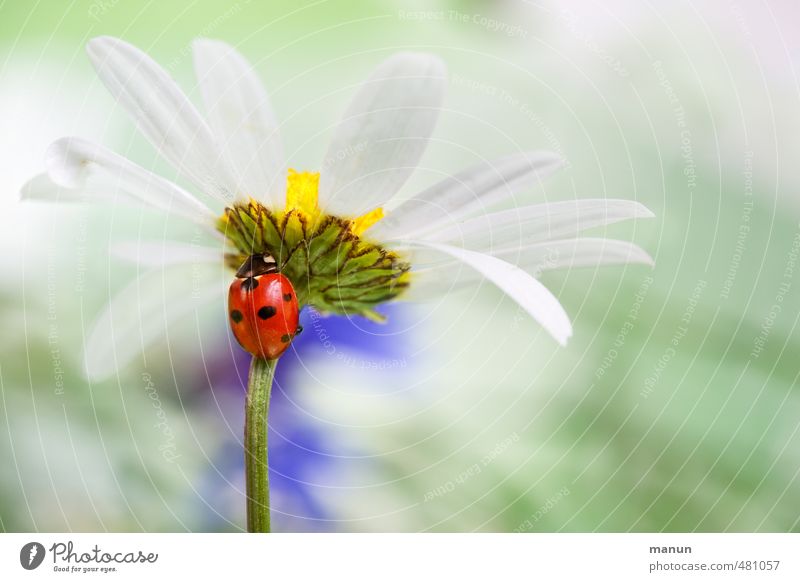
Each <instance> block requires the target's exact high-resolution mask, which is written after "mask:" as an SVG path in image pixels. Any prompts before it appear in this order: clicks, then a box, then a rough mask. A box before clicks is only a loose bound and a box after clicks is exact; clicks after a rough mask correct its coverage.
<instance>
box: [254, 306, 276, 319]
mask: <svg viewBox="0 0 800 582" xmlns="http://www.w3.org/2000/svg"><path fill="white" fill-rule="evenodd" d="M273 315H275V308H274V307H273V306H272V305H265V306H264V307H262V308H261V309H259V310H258V316H259V317H260V318H261V319H269V318H270V317H272V316H273Z"/></svg>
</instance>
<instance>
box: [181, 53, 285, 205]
mask: <svg viewBox="0 0 800 582" xmlns="http://www.w3.org/2000/svg"><path fill="white" fill-rule="evenodd" d="M192 49H193V55H194V68H195V72H196V74H197V80H198V82H199V83H200V88H201V89H202V92H203V101H204V102H205V106H206V113H207V115H208V119H209V122H210V124H211V129H212V130H213V131H214V134H215V135H216V137H217V142H218V144H219V147H220V148H221V149H222V152H223V153H224V155H225V157H226V159H227V161H228V163H229V165H230V166H231V168H233V170H234V172H235V174H236V175H237V176H238V177H239V180H240V181H241V183H240V184H239V185H238V186H239V187H238V191H239V192H240V193H243V194H244V195H247V196H252V197H253V198H257V199H259V200H262V201H264V202H269V203H271V204H272V205H273V206H279V207H283V205H284V203H285V196H286V188H285V183H286V171H285V160H284V156H283V146H282V144H281V139H280V133H279V131H278V122H277V119H276V117H275V114H274V112H273V110H272V106H271V105H270V102H269V97H268V96H267V92H266V91H265V90H264V88H263V86H262V85H261V82H260V81H259V79H258V77H256V75H255V73H254V72H253V69H252V67H251V66H250V64H249V63H248V62H247V61H246V60H245V59H244V57H242V55H241V54H239V53H238V52H237V51H236V49H234V48H233V47H232V46H230V45H228V44H226V43H224V42H221V41H218V40H209V39H200V40H196V41H194V42H193V43H192Z"/></svg>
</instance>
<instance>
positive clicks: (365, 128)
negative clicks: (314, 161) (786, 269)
mask: <svg viewBox="0 0 800 582" xmlns="http://www.w3.org/2000/svg"><path fill="white" fill-rule="evenodd" d="M88 53H89V57H90V58H91V61H92V63H93V64H94V66H95V68H96V70H97V73H98V74H99V76H100V78H101V79H102V81H103V83H105V85H106V86H107V88H108V89H109V90H110V91H111V93H112V94H113V95H114V97H115V98H116V99H117V100H118V101H119V102H120V103H121V104H122V105H123V106H124V107H125V108H126V109H127V110H128V111H129V113H130V114H131V115H132V116H133V117H134V119H135V120H136V121H137V122H138V125H139V127H140V129H141V130H142V132H143V133H144V134H145V135H146V136H147V138H148V139H149V140H150V142H151V143H152V144H153V146H154V147H155V148H156V149H157V150H158V151H159V152H160V153H161V155H163V156H164V157H165V158H166V159H167V160H169V162H171V163H172V165H173V166H174V167H175V168H176V170H177V171H178V173H179V174H180V175H181V176H182V177H183V178H185V179H187V180H188V181H190V182H191V183H192V184H194V186H195V187H196V188H197V190H198V192H199V193H200V194H201V196H199V197H198V196H195V195H194V194H192V193H190V192H188V191H187V190H185V189H184V188H182V187H180V186H179V185H177V184H175V183H173V182H171V181H169V180H167V179H165V178H162V177H160V176H158V175H156V174H153V173H152V172H150V171H148V170H146V169H144V168H142V167H141V166H139V165H137V164H135V163H134V162H132V161H130V160H128V159H126V158H124V157H122V156H120V155H117V154H115V153H114V152H112V151H110V150H108V149H106V148H104V147H103V146H100V145H96V144H93V143H90V142H88V141H86V140H83V139H80V138H74V137H71V138H63V139H60V140H58V141H56V142H55V143H53V144H52V145H51V146H50V148H49V149H48V151H47V155H46V161H45V163H46V170H47V171H46V173H45V174H42V175H39V176H37V177H35V178H33V179H32V180H31V181H30V182H28V183H27V184H26V185H25V186H24V187H23V190H22V194H23V197H24V198H29V199H40V200H52V201H70V200H84V199H92V200H95V199H96V200H107V201H113V200H118V199H119V198H120V197H121V198H123V199H125V200H127V201H130V202H138V203H141V204H145V205H149V206H151V207H154V208H156V209H159V210H162V211H167V212H170V213H173V214H175V215H177V216H180V217H182V218H184V219H188V220H190V221H194V222H196V223H198V224H200V225H202V226H204V227H205V228H207V229H208V231H210V233H211V236H209V237H208V241H209V243H210V244H209V246H207V247H198V246H197V245H196V244H186V243H184V244H181V243H178V242H175V243H169V244H167V243H164V242H163V241H160V242H157V243H155V242H154V243H142V242H136V243H123V244H121V245H117V246H116V247H115V248H114V249H113V250H114V252H115V253H116V254H117V255H120V256H124V257H128V258H132V259H134V260H137V261H138V262H140V263H142V264H145V265H149V266H151V267H153V270H152V271H150V272H146V273H144V274H143V275H142V277H141V278H140V279H139V280H138V281H136V282H135V283H133V284H132V285H131V286H130V287H128V288H126V289H124V290H123V291H122V292H121V293H120V294H119V295H118V296H117V297H116V298H115V299H114V300H112V301H111V303H110V304H109V306H108V308H107V309H106V310H105V312H104V313H103V314H101V316H100V317H99V319H98V321H97V322H96V323H95V325H94V328H93V331H92V332H91V334H90V336H89V339H88V341H87V346H86V349H85V353H86V366H87V372H88V373H89V375H90V376H91V377H94V378H102V377H104V376H107V375H109V374H111V373H113V371H114V370H115V369H116V368H117V367H119V366H122V365H124V364H125V363H127V362H128V361H129V360H130V359H131V358H133V357H134V356H135V355H136V354H137V353H138V352H139V350H141V348H142V346H143V344H144V343H146V342H147V341H150V340H153V339H155V337H156V336H157V335H158V331H159V330H160V329H162V327H161V326H162V325H163V320H164V319H174V318H177V317H180V316H182V315H184V314H186V313H187V311H188V310H190V309H191V308H192V307H193V305H192V303H191V302H188V301H184V300H183V298H182V297H181V296H180V295H178V296H177V297H176V301H175V304H174V305H171V306H170V307H169V309H166V308H165V306H164V305H163V298H164V297H168V296H170V293H169V290H168V289H164V288H163V282H161V280H160V279H158V281H159V285H160V286H162V288H161V289H160V291H161V293H160V294H152V296H148V295H146V294H143V293H141V290H142V289H146V288H147V287H148V286H150V285H151V284H152V282H153V281H156V280H157V279H156V277H157V275H158V273H160V271H159V269H162V270H163V269H164V268H165V266H167V265H168V266H169V269H170V271H174V272H177V273H180V268H181V265H183V266H184V267H188V266H196V265H197V264H199V263H201V262H205V263H208V264H209V265H211V266H212V267H213V266H217V267H219V266H220V265H223V264H225V265H227V267H228V268H230V269H235V268H236V267H238V266H239V265H240V264H241V263H242V261H243V260H244V259H245V258H246V257H247V256H248V255H250V254H253V253H263V252H268V253H270V254H272V255H273V256H275V257H276V259H277V261H278V264H279V265H280V266H281V272H282V273H284V274H285V275H286V276H287V277H289V279H290V280H291V281H292V283H293V284H294V286H295V288H296V290H297V295H298V299H299V300H300V303H301V305H312V306H314V307H315V308H316V309H317V310H319V311H322V312H327V313H347V314H360V315H364V316H367V317H373V318H379V317H380V316H379V315H378V314H377V312H375V311H374V308H375V306H376V305H378V304H380V303H382V302H385V301H390V300H395V299H402V298H404V297H412V296H414V297H418V296H419V295H421V294H425V293H427V294H428V295H430V294H435V293H441V292H446V291H449V290H451V289H453V288H455V287H457V286H460V285H463V284H465V283H469V282H473V281H479V280H481V279H488V280H489V281H491V282H492V283H494V284H495V285H497V287H499V288H500V289H501V290H502V291H503V292H505V293H506V294H507V295H508V296H509V297H511V298H512V299H513V300H514V301H516V302H517V303H518V304H519V305H520V306H521V307H522V308H523V309H524V310H525V311H527V312H528V313H529V314H530V315H531V316H532V317H533V318H534V319H535V320H536V321H538V322H539V323H540V324H541V325H542V327H543V328H544V329H546V330H547V331H548V332H549V333H550V334H551V335H552V336H553V337H554V338H555V339H556V340H557V341H558V342H559V343H561V344H564V343H566V341H567V339H568V338H569V337H570V335H571V334H572V327H571V325H570V321H569V318H568V317H567V314H566V313H565V312H564V309H563V308H562V306H561V304H560V303H559V301H558V300H557V299H556V298H555V297H554V296H553V295H552V294H551V293H550V291H548V290H547V288H545V287H544V286H543V285H542V284H541V283H540V282H539V281H538V280H537V278H536V275H538V274H539V273H540V272H541V271H542V270H545V269H559V268H571V267H579V266H593V265H599V264H620V263H644V264H652V261H651V259H650V257H649V256H648V255H647V253H645V252H644V251H643V250H642V249H640V248H638V247H636V246H635V245H633V244H630V243H628V242H624V241H617V240H607V239H601V238H579V237H578V236H577V235H578V234H579V233H580V231H582V230H584V229H587V228H591V227H597V226H602V225H606V224H610V223H613V222H617V221H621V220H626V219H630V218H640V217H649V216H652V214H651V213H650V212H649V211H648V210H647V209H646V208H645V207H643V206H642V205H641V204H638V203H636V202H633V201H627V200H580V201H572V202H559V203H553V204H536V205H532V206H522V207H518V208H514V209H512V210H503V211H499V212H493V213H491V212H487V209H490V208H491V207H492V206H496V205H498V204H501V203H503V202H507V201H509V200H513V199H514V197H515V195H516V194H518V193H519V192H520V191H521V190H523V189H526V188H529V187H531V186H534V185H536V184H537V183H538V182H539V181H540V180H542V179H543V178H544V177H545V176H547V175H548V174H550V173H551V172H553V171H554V170H556V169H557V168H558V167H559V166H560V164H561V160H560V159H559V158H558V156H556V155H554V154H550V153H546V152H524V153H518V154H513V155H509V156H507V157H505V158H503V159H500V160H495V161H492V162H488V163H482V164H478V165H476V166H474V167H471V168H469V169H467V170H464V171H462V172H460V173H458V174H456V175H454V176H452V177H450V178H447V179H445V180H443V181H441V182H439V183H437V184H434V185H432V186H431V187H429V188H427V189H426V190H424V191H423V192H420V193H419V194H417V195H416V196H413V197H411V198H407V199H405V200H403V201H399V202H393V199H394V198H395V196H396V194H397V193H398V191H399V190H400V189H401V187H402V186H403V185H404V183H405V182H406V180H407V179H408V178H409V176H410V175H411V173H412V172H413V171H414V169H415V167H416V166H417V164H418V162H419V161H420V158H421V157H422V155H423V153H424V152H425V149H426V145H427V143H428V139H429V137H430V135H431V133H432V132H433V129H434V126H435V124H436V120H437V117H438V114H439V110H440V106H441V103H442V98H443V94H444V87H445V83H446V79H445V67H444V64H443V63H442V62H441V61H440V60H439V59H438V58H437V57H435V56H432V55H428V54H419V53H399V54H396V55H394V56H392V57H390V58H388V59H387V60H386V61H384V62H383V63H382V64H381V65H380V66H378V68H377V69H376V70H375V71H374V72H373V74H372V75H371V76H370V77H369V78H368V79H367V81H366V82H364V84H363V85H362V86H361V88H360V89H359V90H358V91H357V92H356V94H355V96H354V97H353V99H352V101H351V102H350V105H349V106H348V108H347V110H346V112H345V114H344V116H343V118H342V120H341V121H340V122H339V124H338V126H337V127H336V129H335V131H334V136H333V139H332V141H331V144H330V146H329V148H328V152H327V154H326V157H325V159H324V160H323V163H322V164H321V166H320V167H321V168H322V171H321V172H320V173H319V174H317V173H310V172H295V171H294V170H291V169H288V168H287V165H286V161H285V160H284V156H283V148H282V145H281V140H280V136H279V132H278V122H277V120H276V117H275V115H274V113H273V111H272V109H271V107H270V104H269V99H268V97H267V94H266V92H265V90H264V88H263V87H262V85H261V84H260V82H259V80H258V79H257V77H256V76H255V74H254V73H253V71H252V69H251V67H250V66H249V64H248V63H247V62H246V61H245V59H244V58H243V57H242V56H241V55H240V54H239V53H238V52H237V51H236V50H234V49H233V48H232V47H230V46H229V45H227V44H225V43H223V42H219V41H214V40H198V41H196V42H195V43H194V45H193V54H194V66H195V70H196V74H197V78H198V82H199V86H200V88H201V93H202V97H203V101H204V105H205V109H206V118H205V119H204V118H203V117H202V116H201V115H200V113H199V112H198V111H197V109H196V108H195V107H194V105H192V103H191V102H190V101H189V99H188V98H187V97H186V96H185V95H184V93H183V92H182V91H181V90H180V89H179V87H178V86H177V84H176V83H175V82H174V81H173V80H172V79H171V78H170V76H169V75H168V74H167V73H166V71H164V69H162V68H161V67H160V66H159V65H158V64H157V63H155V62H154V61H153V60H152V59H151V58H150V57H149V56H147V55H146V54H145V53H143V52H142V51H140V50H138V49H137V48H135V47H133V46H131V45H130V44H128V43H126V42H124V41H121V40H119V39H115V38H110V37H100V38H96V39H93V40H92V41H91V42H89V44H88ZM206 199H207V200H206ZM204 200H205V201H204ZM209 203H210V204H211V206H209ZM214 205H216V206H218V207H222V206H224V210H223V211H222V213H221V214H220V213H219V212H215V211H214V210H212V206H214ZM215 237H216V238H215ZM214 242H217V243H220V242H221V243H222V244H221V245H220V244H217V246H212V245H213V243H214ZM465 270H466V271H467V272H469V273H472V274H473V275H474V276H467V277H464V276H463V272H464V271H465ZM231 272H232V271H231ZM219 291H221V288H220V287H219V286H218V285H213V284H211V285H209V286H208V287H207V288H204V289H200V290H198V294H199V295H200V296H201V297H202V300H204V301H205V300H210V299H211V298H213V297H217V296H218V293H219ZM132 304H135V305H136V306H137V309H131V305H132ZM159 321H160V322H161V325H160V324H159V323H158V322H159ZM131 337H137V338H140V340H141V341H139V342H136V341H131Z"/></svg>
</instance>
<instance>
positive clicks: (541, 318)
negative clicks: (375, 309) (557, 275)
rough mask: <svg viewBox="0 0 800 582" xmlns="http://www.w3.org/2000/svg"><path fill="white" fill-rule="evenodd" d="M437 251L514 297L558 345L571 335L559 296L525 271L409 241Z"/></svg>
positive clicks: (486, 258)
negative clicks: (467, 267)
mask: <svg viewBox="0 0 800 582" xmlns="http://www.w3.org/2000/svg"><path fill="white" fill-rule="evenodd" d="M409 244H411V245H412V246H420V247H422V248H428V249H431V250H433V251H438V252H440V253H443V254H445V255H449V256H450V257H453V258H454V259H457V260H458V261H460V262H461V263H463V264H465V265H468V266H469V267H470V268H472V269H474V270H475V271H476V272H477V273H479V274H480V275H482V276H483V277H485V278H487V279H489V280H490V281H491V282H492V283H494V284H495V285H497V286H498V287H499V288H500V289H501V290H502V291H503V292H504V293H505V294H506V295H508V296H509V297H511V299H513V300H514V301H516V302H517V303H518V304H519V305H520V307H522V308H523V309H524V310H525V311H527V312H528V313H529V314H530V315H531V317H533V318H534V319H535V320H536V321H538V322H539V323H540V324H541V326H542V327H544V328H545V330H547V332H548V333H550V335H552V336H553V337H554V338H555V340H556V341H557V342H558V343H560V344H561V345H566V343H567V339H569V337H570V336H571V335H572V325H571V324H570V321H569V317H568V316H567V314H566V312H565V311H564V308H563V307H562V306H561V303H559V301H558V299H556V297H555V296H554V295H553V294H552V293H550V291H548V289H547V288H546V287H545V286H544V285H542V284H541V283H540V282H539V281H537V280H536V279H535V278H533V277H532V276H530V275H529V274H528V273H526V272H525V271H523V270H522V269H520V268H519V267H515V266H514V265H512V264H510V263H506V262H505V261H502V260H500V259H498V258H496V257H492V256H489V255H484V254H482V253H476V252H474V251H468V250H465V249H460V248H458V247H453V246H450V245H443V244H438V243H428V242H419V241H416V242H414V243H409Z"/></svg>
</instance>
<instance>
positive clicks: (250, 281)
mask: <svg viewBox="0 0 800 582" xmlns="http://www.w3.org/2000/svg"><path fill="white" fill-rule="evenodd" d="M256 287H258V279H256V278H255V277H248V278H247V279H245V280H244V281H242V289H244V290H245V291H252V290H253V289H255V288H256Z"/></svg>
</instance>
